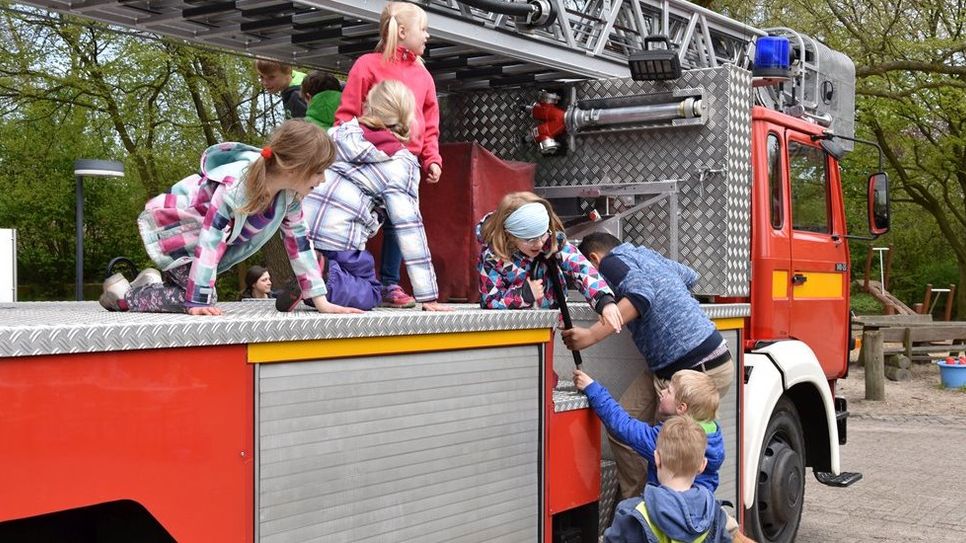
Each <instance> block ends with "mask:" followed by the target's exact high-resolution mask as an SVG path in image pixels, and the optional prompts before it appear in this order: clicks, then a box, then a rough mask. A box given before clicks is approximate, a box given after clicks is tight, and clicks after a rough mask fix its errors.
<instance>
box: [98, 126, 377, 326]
mask: <svg viewBox="0 0 966 543" xmlns="http://www.w3.org/2000/svg"><path fill="white" fill-rule="evenodd" d="M334 157H335V150H334V148H333V146H332V141H331V140H330V139H329V137H328V136H327V135H326V134H325V132H323V131H322V129H320V128H319V127H317V126H315V125H313V124H310V123H307V122H305V121H303V120H295V119H293V120H288V121H285V122H284V123H282V124H281V126H279V127H278V129H276V130H275V132H274V133H273V134H272V136H271V138H270V139H269V142H268V144H267V145H266V146H265V147H263V148H261V149H259V148H257V147H252V146H250V145H245V144H243V143H221V144H218V145H213V146H212V147H210V148H208V150H207V151H205V152H204V154H203V155H202V156H201V170H200V174H195V175H192V176H190V177H187V178H185V179H183V180H181V181H179V182H178V183H176V184H175V185H174V186H173V187H171V189H170V190H169V191H168V192H166V193H164V194H161V195H159V196H156V197H155V198H153V199H151V200H150V201H149V202H148V203H147V204H146V205H145V208H144V211H143V212H142V213H141V215H140V216H139V217H138V227H139V229H140V231H141V237H142V239H143V240H144V246H145V249H146V250H147V252H148V256H150V257H151V259H152V260H153V261H154V263H155V264H157V266H158V267H159V268H160V269H161V270H162V271H163V272H164V274H163V275H161V274H159V273H158V272H157V270H151V272H150V273H145V272H147V271H148V270H145V272H142V274H141V275H139V276H138V278H137V279H135V280H134V282H133V283H131V284H129V283H128V281H127V279H125V278H124V276H122V275H120V274H114V275H113V276H111V277H110V278H108V280H107V281H105V282H104V294H103V295H102V296H101V305H103V306H104V307H105V308H106V309H108V310H112V311H138V312H151V313H159V312H163V313H171V312H183V313H189V314H191V315H220V314H221V310H220V309H218V308H217V307H215V302H216V300H217V295H216V293H215V278H216V277H217V275H218V274H219V273H222V272H224V271H227V270H228V269H229V268H231V267H232V266H234V265H235V264H237V263H239V262H241V261H243V260H245V259H246V258H248V257H249V256H251V255H252V254H254V253H255V252H256V251H258V250H259V249H260V248H261V247H262V246H263V245H264V244H265V243H266V242H267V241H268V240H269V239H271V238H272V236H274V235H275V233H276V232H278V231H281V232H282V238H283V240H284V242H285V249H286V251H287V253H288V257H289V261H290V262H291V264H292V270H293V271H294V272H295V276H296V277H297V278H298V281H299V284H300V286H301V290H302V295H303V296H305V297H307V298H311V299H312V300H313V302H314V305H315V307H316V308H317V309H318V310H319V311H322V312H327V313H357V312H358V310H355V309H349V308H345V307H341V306H338V305H335V304H332V303H331V302H329V301H328V300H327V299H326V297H325V295H326V288H325V283H324V282H323V281H322V275H321V270H320V269H319V265H318V261H317V260H316V259H315V255H314V253H313V252H312V250H311V248H310V246H309V243H308V240H307V239H306V228H305V222H304V220H303V217H302V205H301V200H302V197H304V196H305V195H306V194H308V193H309V191H311V190H312V188H313V187H315V186H316V185H318V184H319V183H321V182H322V181H323V178H324V171H325V168H326V167H328V166H329V164H331V163H332V161H333V159H334Z"/></svg>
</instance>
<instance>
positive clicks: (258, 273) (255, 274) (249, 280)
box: [241, 266, 268, 298]
mask: <svg viewBox="0 0 966 543" xmlns="http://www.w3.org/2000/svg"><path fill="white" fill-rule="evenodd" d="M267 271H268V268H266V267H264V266H252V267H251V268H248V271H247V272H245V290H243V291H242V294H241V297H242V298H251V297H252V295H254V294H255V293H254V291H253V290H252V288H253V287H254V286H255V282H257V281H258V280H259V279H261V278H262V276H263V275H265V272H267Z"/></svg>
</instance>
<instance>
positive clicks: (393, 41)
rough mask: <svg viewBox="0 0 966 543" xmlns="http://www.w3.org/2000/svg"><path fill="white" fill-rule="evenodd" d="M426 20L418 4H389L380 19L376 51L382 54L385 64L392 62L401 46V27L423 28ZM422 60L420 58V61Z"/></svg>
mask: <svg viewBox="0 0 966 543" xmlns="http://www.w3.org/2000/svg"><path fill="white" fill-rule="evenodd" d="M426 20H427V19H426V12H425V11H423V8H421V7H419V6H417V5H416V4H411V3H409V2H389V3H388V4H386V7H385V8H383V10H382V15H381V16H380V17H379V43H378V44H376V51H379V52H382V59H383V60H384V61H385V62H389V61H391V60H392V59H393V57H394V56H395V54H396V47H397V46H398V44H399V27H400V26H405V27H407V28H410V29H413V28H422V27H423V26H425V24H426ZM422 60H423V59H422V57H420V59H419V61H420V62H422Z"/></svg>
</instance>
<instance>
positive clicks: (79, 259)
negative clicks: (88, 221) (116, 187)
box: [74, 175, 84, 302]
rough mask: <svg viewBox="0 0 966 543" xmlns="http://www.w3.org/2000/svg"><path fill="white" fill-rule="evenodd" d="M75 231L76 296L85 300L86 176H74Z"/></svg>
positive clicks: (78, 299) (79, 299) (80, 299)
mask: <svg viewBox="0 0 966 543" xmlns="http://www.w3.org/2000/svg"><path fill="white" fill-rule="evenodd" d="M74 180H75V185H76V187H77V188H76V191H75V193H74V231H75V232H77V242H76V243H75V245H76V254H75V256H74V281H75V284H74V296H75V297H76V298H77V301H78V302H80V301H83V300H84V177H83V176H80V175H75V176H74Z"/></svg>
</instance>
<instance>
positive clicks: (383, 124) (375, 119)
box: [359, 79, 416, 143]
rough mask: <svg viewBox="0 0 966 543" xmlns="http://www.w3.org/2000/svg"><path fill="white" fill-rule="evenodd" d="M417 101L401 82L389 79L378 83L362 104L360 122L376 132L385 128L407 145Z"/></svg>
mask: <svg viewBox="0 0 966 543" xmlns="http://www.w3.org/2000/svg"><path fill="white" fill-rule="evenodd" d="M415 111H416V99H415V98H414V97H413V93H412V91H411V90H409V87H407V86H406V85H405V84H404V83H402V82H401V81H395V80H392V79H387V80H385V81H380V82H379V83H376V85H375V86H374V87H372V89H370V90H369V94H368V95H367V96H366V102H365V103H364V104H362V117H360V118H359V122H360V123H362V124H364V125H366V126H368V127H369V128H372V129H375V130H381V129H383V128H385V129H386V130H389V131H390V132H392V133H393V135H394V136H396V139H398V140H399V141H401V142H403V143H405V142H407V141H409V131H410V130H411V128H412V124H413V120H414V119H415V113H414V112H415Z"/></svg>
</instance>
